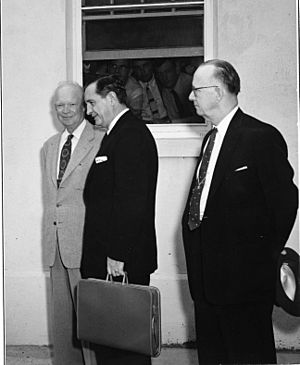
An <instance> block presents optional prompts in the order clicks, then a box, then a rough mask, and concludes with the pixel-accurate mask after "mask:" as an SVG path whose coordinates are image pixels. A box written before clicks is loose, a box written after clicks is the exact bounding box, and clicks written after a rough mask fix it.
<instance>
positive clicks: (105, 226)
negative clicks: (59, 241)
mask: <svg viewBox="0 0 300 365" xmlns="http://www.w3.org/2000/svg"><path fill="white" fill-rule="evenodd" d="M97 156H98V157H99V156H105V157H104V161H103V162H99V163H96V161H94V163H93V165H92V166H91V169H90V171H89V174H88V177H87V180H86V185H85V189H84V201H85V205H86V217H85V227H84V239H83V257H82V262H81V272H82V275H83V276H84V277H98V278H105V277H106V261H107V257H110V258H112V259H115V260H118V261H122V262H125V271H127V272H128V274H129V276H130V274H132V275H147V274H150V273H152V272H153V271H154V270H155V269H156V268H157V248H156V234H155V223H154V218H155V193H156V182H157V171H158V157H157V149H156V145H155V141H154V139H153V137H152V135H151V133H150V131H149V130H148V128H147V127H146V125H145V124H144V122H143V121H141V120H139V119H136V118H135V117H134V116H133V114H132V113H131V112H130V111H127V112H126V113H125V114H124V115H123V116H122V117H121V118H120V119H119V120H118V122H117V123H116V125H115V126H114V127H113V129H112V131H111V132H110V134H109V135H108V136H107V137H105V138H104V140H103V143H102V144H101V147H100V150H99V152H98V154H97Z"/></svg>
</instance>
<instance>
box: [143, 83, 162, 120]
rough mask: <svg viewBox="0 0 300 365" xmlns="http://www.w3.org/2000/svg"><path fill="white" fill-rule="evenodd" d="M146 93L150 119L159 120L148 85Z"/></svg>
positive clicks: (156, 107)
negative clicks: (150, 114)
mask: <svg viewBox="0 0 300 365" xmlns="http://www.w3.org/2000/svg"><path fill="white" fill-rule="evenodd" d="M146 93H147V99H148V104H149V107H150V110H151V113H152V117H153V119H158V118H159V112H158V106H157V103H156V101H155V99H154V96H153V94H152V91H151V90H150V87H149V85H147V87H146Z"/></svg>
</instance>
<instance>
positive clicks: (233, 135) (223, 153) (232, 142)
mask: <svg viewBox="0 0 300 365" xmlns="http://www.w3.org/2000/svg"><path fill="white" fill-rule="evenodd" d="M242 119H243V112H242V111H241V110H240V109H238V110H237V112H236V113H235V115H234V116H233V118H232V120H231V122H230V124H229V127H228V129H227V132H226V134H225V137H224V140H223V143H222V146H221V150H220V153H219V156H218V159H217V163H216V166H215V169H214V174H213V178H212V181H211V186H210V190H209V196H208V202H209V199H211V198H212V197H213V195H214V194H215V192H216V190H217V189H218V186H219V185H220V183H221V181H222V180H223V178H224V174H225V172H226V170H227V166H228V163H229V161H230V159H231V156H232V153H233V151H234V149H235V146H236V143H237V142H238V140H239V135H240V132H241V129H240V126H241V125H242Z"/></svg>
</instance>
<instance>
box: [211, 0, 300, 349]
mask: <svg viewBox="0 0 300 365" xmlns="http://www.w3.org/2000/svg"><path fill="white" fill-rule="evenodd" d="M296 3H297V2H296V1H294V0H285V1H281V0H263V1H261V0H243V1H240V0H226V1H223V0H218V53H217V55H216V56H217V57H218V58H224V59H226V60H228V61H229V62H232V63H233V64H234V65H235V66H236V69H237V70H238V72H239V75H240V77H241V94H240V104H241V106H242V108H243V109H244V111H245V112H248V113H249V114H252V115H254V116H255V117H257V118H258V119H261V120H264V121H266V122H268V123H270V124H273V125H274V126H275V127H277V128H278V129H279V130H280V131H281V133H282V134H283V136H284V138H285V140H286V142H287V144H288V150H289V160H290V162H291V164H292V166H293V168H294V170H295V179H294V181H295V183H296V184H297V185H298V186H299V180H298V179H299V173H298V128H297V123H298V120H297V110H298V108H297V103H298V95H297V88H298V81H297V70H298V65H297V49H296V45H297V41H298V39H297V34H296V29H297V23H296V14H297V9H296ZM287 245H288V246H290V247H292V248H293V249H294V250H296V251H297V252H299V219H297V221H296V224H295V226H294V229H293V231H292V233H291V236H290V239H289V241H288V244H287ZM273 318H274V327H275V334H276V345H277V346H278V347H283V348H296V349H299V348H300V319H299V318H295V317H292V316H289V315H288V314H286V313H285V312H283V311H282V310H281V309H280V308H275V310H274V315H273Z"/></svg>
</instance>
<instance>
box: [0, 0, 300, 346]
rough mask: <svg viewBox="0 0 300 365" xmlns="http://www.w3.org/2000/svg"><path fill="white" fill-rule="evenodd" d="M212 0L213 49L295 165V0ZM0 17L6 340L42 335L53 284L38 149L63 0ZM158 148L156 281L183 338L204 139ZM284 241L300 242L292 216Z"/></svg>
mask: <svg viewBox="0 0 300 365" xmlns="http://www.w3.org/2000/svg"><path fill="white" fill-rule="evenodd" d="M210 1H211V0H210ZM217 2H218V3H219V4H218V5H219V13H218V24H217V25H218V32H217V39H218V47H217V50H218V54H217V56H219V57H223V58H226V59H228V60H229V61H231V62H233V64H234V65H236V67H237V69H238V71H239V73H240V75H241V79H242V93H241V104H242V107H243V108H244V109H245V111H247V112H249V113H252V114H254V115H255V116H257V117H258V118H261V119H263V120H266V121H268V122H270V123H273V124H274V125H276V126H277V127H278V128H279V129H280V130H281V131H282V133H283V134H284V136H285V138H286V140H287V142H288V145H289V151H290V159H291V162H292V164H293V166H294V168H295V170H296V172H297V171H298V170H297V119H296V103H297V101H296V48H295V44H296V39H295V27H296V25H295V14H296V11H295V4H294V1H293V0H286V1H284V2H283V1H279V0H264V1H261V0H243V1H241V0H235V1H234V0H226V1H224V0H220V1H217ZM267 5H268V6H267ZM270 9H271V10H270ZM2 18H3V25H2V27H3V31H2V37H3V71H4V72H3V140H4V143H3V149H4V156H3V157H4V180H3V184H4V245H5V260H6V262H5V289H6V298H5V299H6V331H7V343H8V344H48V343H49V342H51V334H49V325H48V324H49V323H48V318H49V309H48V308H49V306H48V305H47V303H48V298H49V283H48V271H47V270H46V268H45V267H44V266H43V251H42V248H41V217H42V197H41V173H40V160H39V153H40V149H41V146H42V144H43V142H44V141H45V140H46V139H47V138H48V137H49V136H50V135H52V134H53V133H55V131H56V127H55V124H54V123H53V120H52V116H51V113H50V104H49V103H50V97H51V94H52V92H53V90H54V89H55V87H56V85H57V83H58V82H59V81H60V80H63V79H65V78H66V40H65V38H66V35H65V29H66V26H65V1H64V0H4V1H2ZM158 147H159V151H160V155H161V156H160V170H159V184H158V192H157V231H158V245H159V270H158V271H157V273H155V275H154V276H153V280H152V284H153V285H157V286H158V287H159V288H160V289H161V292H162V301H163V308H162V312H163V313H162V314H163V342H164V343H182V342H186V341H190V340H193V339H194V337H195V334H194V326H193V309H192V303H191V300H190V297H189V292H188V287H187V281H186V275H185V273H186V270H185V262H184V254H183V249H182V242H181V235H180V218H181V213H182V209H183V204H184V201H185V197H186V194H187V190H188V188H189V184H190V178H191V174H192V171H193V168H194V163H195V159H194V156H196V155H197V153H198V151H199V148H200V140H198V141H197V140H193V139H186V140H183V141H180V140H176V139H173V140H168V139H166V140H164V139H163V138H161V139H158ZM180 151H183V153H181V152H180ZM289 244H290V245H292V246H293V247H296V248H297V247H298V245H299V239H298V224H297V226H296V229H295V230H294V232H293V235H292V237H291V240H290V243H289ZM275 319H276V326H277V327H276V331H277V345H278V346H279V347H288V348H291V347H295V348H299V337H298V333H299V326H298V324H296V325H294V324H292V322H293V323H295V321H292V319H293V318H292V319H287V318H286V317H285V315H284V314H282V313H281V312H280V310H279V312H278V311H277V313H276V318H275ZM286 323H289V325H288V326H287V325H286Z"/></svg>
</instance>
